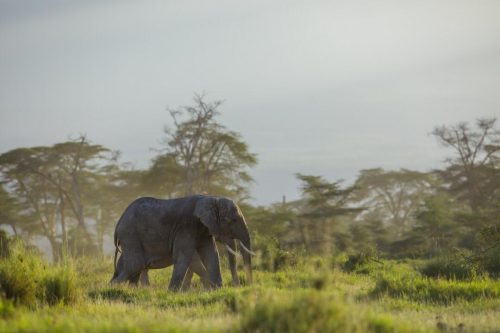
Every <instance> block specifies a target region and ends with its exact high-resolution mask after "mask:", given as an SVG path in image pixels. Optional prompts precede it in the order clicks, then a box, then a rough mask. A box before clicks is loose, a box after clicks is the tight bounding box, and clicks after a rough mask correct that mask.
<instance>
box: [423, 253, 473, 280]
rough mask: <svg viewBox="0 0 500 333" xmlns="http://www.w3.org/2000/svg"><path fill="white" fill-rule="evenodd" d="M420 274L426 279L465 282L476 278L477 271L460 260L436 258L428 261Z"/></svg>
mask: <svg viewBox="0 0 500 333" xmlns="http://www.w3.org/2000/svg"><path fill="white" fill-rule="evenodd" d="M420 272H421V273H422V274H423V275H424V276H427V277H432V278H439V277H442V278H447V279H457V280H466V279H473V278H474V277H476V276H477V270H476V269H475V268H474V267H473V266H472V265H471V264H469V263H467V262H466V261H465V260H464V259H462V258H436V259H432V260H429V261H428V262H427V263H425V264H424V265H423V266H422V267H421V268H420Z"/></svg>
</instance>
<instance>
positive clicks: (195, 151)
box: [149, 95, 257, 199]
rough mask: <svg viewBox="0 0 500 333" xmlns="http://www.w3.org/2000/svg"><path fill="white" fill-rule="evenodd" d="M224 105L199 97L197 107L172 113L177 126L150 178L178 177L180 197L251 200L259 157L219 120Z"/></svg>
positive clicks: (195, 105)
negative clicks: (253, 170) (253, 169)
mask: <svg viewBox="0 0 500 333" xmlns="http://www.w3.org/2000/svg"><path fill="white" fill-rule="evenodd" d="M221 104H222V101H214V102H205V100H204V96H203V95H195V96H194V104H193V105H190V106H184V107H179V108H177V109H171V110H169V112H170V115H171V116H172V120H173V123H174V125H173V127H171V128H170V127H166V128H165V134H167V137H166V138H165V140H164V141H165V142H164V143H165V145H164V146H165V147H164V148H165V150H166V152H165V153H162V154H161V155H160V156H158V157H156V158H155V159H154V161H153V162H154V163H153V166H152V168H151V169H150V175H149V177H150V178H151V175H153V174H159V175H160V177H159V179H162V178H165V177H166V176H168V177H172V178H174V177H178V178H177V179H175V180H174V182H175V181H176V182H177V186H175V184H174V187H175V188H176V189H177V188H178V189H179V190H180V192H178V193H176V194H177V195H179V196H180V195H190V194H194V193H211V194H218V195H227V196H232V197H235V198H238V199H245V198H247V197H248V188H247V186H248V184H249V183H251V182H252V181H253V180H252V177H251V176H250V174H249V173H248V168H250V167H252V166H254V165H255V164H256V163H257V157H256V155H255V154H253V153H251V152H250V151H249V147H248V145H247V144H246V143H245V142H244V141H243V140H242V139H241V135H240V134H239V133H237V132H234V131H231V130H229V129H227V128H226V127H225V126H224V125H222V124H221V123H219V122H218V121H217V120H216V117H217V115H218V114H219V111H218V109H219V107H220V106H221ZM161 173H164V175H163V176H161ZM153 178H155V177H154V176H153ZM172 178H171V179H172ZM169 183H172V181H169Z"/></svg>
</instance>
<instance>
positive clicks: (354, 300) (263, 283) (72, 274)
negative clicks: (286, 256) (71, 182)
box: [0, 258, 500, 332]
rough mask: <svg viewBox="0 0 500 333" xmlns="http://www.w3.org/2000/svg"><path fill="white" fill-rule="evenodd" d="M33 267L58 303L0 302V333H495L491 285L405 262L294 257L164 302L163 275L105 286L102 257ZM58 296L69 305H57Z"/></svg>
mask: <svg viewBox="0 0 500 333" xmlns="http://www.w3.org/2000/svg"><path fill="white" fill-rule="evenodd" d="M34 260H39V259H33V258H31V259H28V260H27V261H26V262H27V263H31V264H30V265H31V266H32V268H33V269H34V270H35V271H37V272H39V273H37V274H39V275H37V276H40V277H45V278H42V279H38V280H37V281H45V282H42V285H44V286H47V283H46V281H49V280H50V279H47V277H52V278H54V277H57V279H56V281H57V282H54V281H52V282H51V283H49V284H48V285H50V286H51V288H52V289H51V290H53V292H54V293H57V294H58V295H61V296H60V297H59V298H57V301H56V302H53V301H50V300H49V299H46V298H43V297H42V298H40V296H37V295H40V290H46V289H43V288H42V289H40V288H35V289H36V292H35V294H34V295H35V296H34V299H33V300H34V301H33V303H29V302H28V303H26V302H17V303H16V301H15V300H13V299H12V300H9V299H7V298H6V297H5V295H4V296H3V297H2V298H1V299H2V301H1V302H0V332H238V331H239V332H281V331H289V332H328V331H336V332H432V331H438V328H437V327H438V326H439V325H441V326H440V327H443V326H442V325H445V326H446V327H447V328H449V331H459V330H462V331H464V332H495V331H497V332H498V328H499V327H500V319H497V317H498V316H496V314H497V313H498V311H499V310H500V297H499V296H500V282H499V281H498V280H494V279H472V280H468V281H455V280H452V279H451V280H450V279H449V280H446V279H432V278H426V277H423V276H422V275H421V274H420V272H419V271H418V269H417V268H416V267H417V266H418V265H417V264H415V263H413V262H411V261H405V262H396V261H383V262H369V263H366V264H365V265H362V266H364V267H361V266H360V267H357V268H356V269H355V270H353V272H347V271H345V270H343V268H342V262H339V260H340V259H335V258H331V259H329V258H300V259H299V261H298V263H297V264H296V265H294V266H293V267H284V268H282V269H280V270H278V271H276V272H271V271H267V270H262V269H259V266H258V265H257V266H256V269H255V270H254V280H255V282H254V284H253V285H251V286H242V287H231V286H230V285H229V281H230V280H231V279H230V274H229V271H228V270H227V268H225V267H223V273H224V276H223V278H224V281H226V282H227V286H224V287H223V288H221V289H219V290H214V291H205V290H203V288H202V287H201V284H200V283H199V280H198V278H195V279H194V281H193V288H192V289H191V290H190V291H188V292H179V293H173V292H170V291H168V290H167V286H168V281H169V279H170V274H171V268H168V269H162V270H154V271H150V281H151V285H150V286H148V287H134V286H128V285H119V286H111V285H109V283H108V282H109V279H110V277H111V275H112V270H113V264H112V261H111V260H110V259H109V258H102V259H95V258H79V259H68V260H67V261H66V262H65V264H64V265H62V266H52V265H48V264H47V263H45V262H43V261H39V262H38V261H37V262H36V263H34V262H35V261H34ZM342 260H343V259H342ZM257 262H258V261H257ZM14 263H15V261H14ZM2 264H3V265H7V264H5V262H3V263H2ZM11 264H12V263H11ZM12 265H13V264H12ZM28 266H29V265H28ZM10 267H14V270H15V269H16V268H15V265H14V266H10ZM43 272H45V273H43ZM64 272H66V273H64ZM14 274H24V273H22V271H21V270H19V272H16V273H14ZM65 274H66V277H65ZM21 276H26V275H21ZM2 282H3V281H2ZM63 282H64V283H63ZM37 283H40V282H37ZM65 283H68V284H65ZM37 286H38V285H37ZM44 288H45V287H44ZM65 290H72V291H76V293H75V294H74V295H77V296H75V297H69V296H68V297H69V298H68V300H67V301H65V298H64V297H66V296H64V295H65V294H66V291H65ZM43 294H44V295H47V293H46V291H44V293H43ZM44 297H45V296H44ZM28 299H29V298H28Z"/></svg>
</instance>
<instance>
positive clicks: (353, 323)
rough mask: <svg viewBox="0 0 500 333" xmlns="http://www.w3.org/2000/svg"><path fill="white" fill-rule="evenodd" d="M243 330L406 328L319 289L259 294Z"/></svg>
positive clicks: (351, 332) (245, 317)
mask: <svg viewBox="0 0 500 333" xmlns="http://www.w3.org/2000/svg"><path fill="white" fill-rule="evenodd" d="M240 329H241V331H242V332H294V333H301V332H308V333H315V332H337V333H342V332H349V333H355V332H376V333H385V332H407V331H411V330H410V329H409V328H408V327H407V326H403V325H402V324H398V325H396V324H395V323H394V322H393V321H392V320H391V318H389V317H386V316H381V315H373V314H367V313H365V312H364V311H357V309H355V308H353V307H352V305H351V306H350V305H347V304H345V302H342V301H341V300H339V299H337V298H335V297H332V296H326V295H323V294H322V293H320V292H317V291H311V292H308V293H302V294H300V295H295V296H290V295H289V294H288V295H276V294H274V295H267V296H263V297H260V298H259V299H258V301H257V303H256V304H255V306H253V307H249V308H248V309H247V312H246V313H245V314H244V315H243V320H242V324H241V327H240Z"/></svg>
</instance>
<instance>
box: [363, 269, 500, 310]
mask: <svg viewBox="0 0 500 333" xmlns="http://www.w3.org/2000/svg"><path fill="white" fill-rule="evenodd" d="M384 294H385V295H389V296H391V297H394V298H401V299H407V300H411V301H417V302H430V303H441V304H446V305H448V304H451V303H452V302H455V301H457V300H465V301H475V300H478V299H488V298H490V299H491V298H498V297H500V281H496V280H490V279H482V280H472V281H454V280H443V279H428V278H425V277H411V278H410V277H404V276H403V277H401V276H385V277H382V278H379V279H378V281H377V283H376V286H375V288H374V290H373V292H372V295H375V296H380V295H384Z"/></svg>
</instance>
